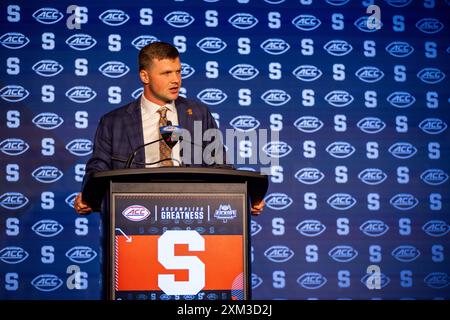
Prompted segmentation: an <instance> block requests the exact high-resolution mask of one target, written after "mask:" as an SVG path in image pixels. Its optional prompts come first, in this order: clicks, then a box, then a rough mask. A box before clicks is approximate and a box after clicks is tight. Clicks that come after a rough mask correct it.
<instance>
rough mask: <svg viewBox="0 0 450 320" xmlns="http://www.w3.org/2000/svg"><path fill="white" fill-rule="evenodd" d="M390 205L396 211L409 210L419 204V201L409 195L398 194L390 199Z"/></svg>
mask: <svg viewBox="0 0 450 320" xmlns="http://www.w3.org/2000/svg"><path fill="white" fill-rule="evenodd" d="M389 202H390V204H391V205H392V206H393V207H394V208H396V209H398V210H403V211H405V210H411V209H412V208H414V207H415V206H417V205H418V204H419V200H417V198H416V197H414V196H413V195H412V194H409V193H399V194H396V195H395V196H393V197H392V198H391V200H390V201H389Z"/></svg>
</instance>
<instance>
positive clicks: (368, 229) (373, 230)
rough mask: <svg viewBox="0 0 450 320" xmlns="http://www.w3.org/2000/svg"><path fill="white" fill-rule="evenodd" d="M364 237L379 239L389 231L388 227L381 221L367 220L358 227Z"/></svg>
mask: <svg viewBox="0 0 450 320" xmlns="http://www.w3.org/2000/svg"><path fill="white" fill-rule="evenodd" d="M359 230H361V231H362V233H364V234H365V235H366V236H369V237H380V236H382V235H383V234H385V233H386V232H387V231H388V230H389V226H388V225H387V224H386V223H384V222H383V221H381V220H367V221H366V222H364V223H363V224H362V225H361V226H360V227H359Z"/></svg>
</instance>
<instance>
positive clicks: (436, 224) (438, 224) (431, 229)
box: [422, 220, 450, 237]
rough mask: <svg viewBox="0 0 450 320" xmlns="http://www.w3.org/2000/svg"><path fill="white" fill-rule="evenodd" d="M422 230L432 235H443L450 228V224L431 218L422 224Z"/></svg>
mask: <svg viewBox="0 0 450 320" xmlns="http://www.w3.org/2000/svg"><path fill="white" fill-rule="evenodd" d="M422 230H423V231H424V232H425V233H426V234H427V235H429V236H431V237H443V236H445V235H446V234H447V233H448V231H449V230H450V226H448V225H447V223H446V222H445V221H442V220H430V221H428V222H427V223H425V224H424V225H423V226H422Z"/></svg>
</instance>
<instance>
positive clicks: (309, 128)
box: [294, 116, 323, 133]
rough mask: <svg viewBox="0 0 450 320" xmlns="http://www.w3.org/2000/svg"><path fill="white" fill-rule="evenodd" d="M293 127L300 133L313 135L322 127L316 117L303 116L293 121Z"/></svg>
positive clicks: (321, 123)
mask: <svg viewBox="0 0 450 320" xmlns="http://www.w3.org/2000/svg"><path fill="white" fill-rule="evenodd" d="M294 126H295V127H296V128H297V129H298V130H300V131H302V132H305V133H313V132H316V131H319V130H320V128H322V127H323V122H322V121H321V120H320V119H319V118H317V117H313V116H303V117H301V118H298V119H297V120H295V122H294Z"/></svg>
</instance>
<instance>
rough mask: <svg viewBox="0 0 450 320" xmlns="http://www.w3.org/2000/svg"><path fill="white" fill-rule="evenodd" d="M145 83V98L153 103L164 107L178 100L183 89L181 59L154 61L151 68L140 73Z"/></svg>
mask: <svg viewBox="0 0 450 320" xmlns="http://www.w3.org/2000/svg"><path fill="white" fill-rule="evenodd" d="M139 76H140V78H141V81H142V82H143V83H144V96H145V97H146V98H147V99H148V100H149V101H151V102H154V103H156V104H158V105H164V104H166V103H167V102H169V101H172V100H175V99H176V98H178V93H179V90H180V87H181V63H180V59H179V58H176V59H161V60H158V59H153V60H152V63H151V65H150V67H149V68H147V69H146V70H141V71H140V72H139Z"/></svg>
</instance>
